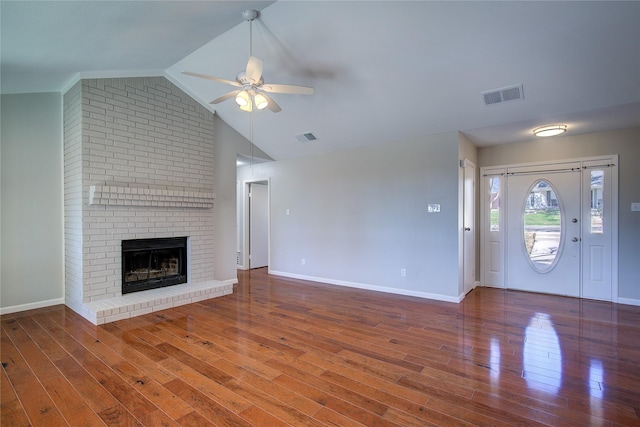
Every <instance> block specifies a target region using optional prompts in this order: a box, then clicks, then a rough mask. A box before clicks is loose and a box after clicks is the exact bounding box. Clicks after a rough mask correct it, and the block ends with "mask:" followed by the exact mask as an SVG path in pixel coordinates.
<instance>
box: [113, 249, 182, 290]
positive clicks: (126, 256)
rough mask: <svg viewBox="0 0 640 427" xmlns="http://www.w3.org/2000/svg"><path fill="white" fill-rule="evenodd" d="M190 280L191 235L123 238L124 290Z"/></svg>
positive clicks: (174, 283) (151, 287)
mask: <svg viewBox="0 0 640 427" xmlns="http://www.w3.org/2000/svg"><path fill="white" fill-rule="evenodd" d="M186 282H187V238H186V237H172V238H161V239H137V240H123V241H122V293H123V294H128V293H131V292H138V291H145V290H148V289H155V288H162V287H164V286H172V285H179V284H180V283H186Z"/></svg>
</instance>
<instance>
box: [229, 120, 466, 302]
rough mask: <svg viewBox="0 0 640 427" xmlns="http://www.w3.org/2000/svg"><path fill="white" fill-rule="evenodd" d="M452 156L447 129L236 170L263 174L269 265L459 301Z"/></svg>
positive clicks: (454, 138) (453, 141)
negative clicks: (430, 208)
mask: <svg viewBox="0 0 640 427" xmlns="http://www.w3.org/2000/svg"><path fill="white" fill-rule="evenodd" d="M458 158H459V138H458V133H457V132H451V133H445V134H440V135H432V136H428V137H424V138H421V139H417V140H411V141H401V142H393V143H388V144H384V145H379V146H372V147H364V148H359V149H355V150H350V151H344V152H334V153H330V154H326V155H320V156H312V157H307V158H301V159H295V160H285V161H277V162H271V163H264V164H258V165H254V166H253V172H252V173H251V172H250V169H249V168H248V167H244V168H239V172H238V176H239V179H240V180H247V179H254V180H257V179H268V178H270V183H269V185H270V189H271V200H270V202H271V209H270V214H271V219H270V225H271V240H270V253H271V260H270V271H271V272H272V273H276V274H282V275H287V276H292V277H302V278H308V279H312V280H321V281H326V282H329V283H336V284H346V285H351V286H360V287H365V288H369V289H379V290H386V291H391V292H397V293H405V294H411V295H419V296H425V297H431V298H439V299H445V300H451V301H453V300H455V301H457V300H458V298H459V295H460V293H459V290H458V234H459V233H458V172H459V166H458V160H459V159H458ZM429 203H439V204H440V205H441V212H440V213H439V214H428V213H427V204H429ZM287 209H288V210H289V213H290V214H289V215H287V214H286V211H287ZM302 258H304V259H305V262H306V263H305V265H302V263H301V259H302ZM403 268H404V269H406V270H407V275H406V277H401V275H400V270H401V269H403Z"/></svg>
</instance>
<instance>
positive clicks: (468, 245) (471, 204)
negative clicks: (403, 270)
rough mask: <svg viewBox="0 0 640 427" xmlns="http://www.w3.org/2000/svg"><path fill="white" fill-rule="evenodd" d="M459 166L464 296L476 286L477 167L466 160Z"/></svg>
mask: <svg viewBox="0 0 640 427" xmlns="http://www.w3.org/2000/svg"><path fill="white" fill-rule="evenodd" d="M460 166H461V168H462V294H463V295H466V294H468V293H469V292H471V291H472V290H473V289H474V288H475V287H476V286H477V284H478V281H477V280H476V269H477V262H476V261H477V257H476V255H477V252H476V248H477V244H476V243H477V238H478V234H477V232H476V225H477V224H476V218H477V215H476V206H478V203H477V196H476V195H477V191H476V188H477V173H476V171H477V167H476V164H475V163H474V162H472V161H471V160H469V159H466V158H465V159H463V160H462V161H461V163H460ZM467 178H470V179H471V188H470V189H469V188H467ZM469 199H470V200H469ZM467 229H468V230H467ZM467 237H469V239H471V242H469V241H468V240H469V239H467Z"/></svg>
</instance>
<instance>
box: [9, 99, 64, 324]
mask: <svg viewBox="0 0 640 427" xmlns="http://www.w3.org/2000/svg"><path fill="white" fill-rule="evenodd" d="M1 112H2V114H1V116H2V119H1V124H0V128H1V129H2V135H1V137H0V140H1V141H2V145H1V149H0V156H1V159H2V165H1V182H2V199H1V203H2V208H1V210H2V221H1V222H2V225H1V234H0V235H1V277H0V280H1V282H0V288H1V291H0V309H1V310H2V312H10V311H15V310H16V309H27V308H35V307H38V306H44V305H50V304H52V303H62V302H63V299H64V264H63V235H62V230H63V222H62V221H63V218H62V217H63V215H62V211H63V210H62V203H63V200H62V181H63V176H62V96H61V94H59V93H38V94H23V95H2V99H1Z"/></svg>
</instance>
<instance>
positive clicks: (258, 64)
mask: <svg viewBox="0 0 640 427" xmlns="http://www.w3.org/2000/svg"><path fill="white" fill-rule="evenodd" d="M262 67H263V63H262V59H260V58H256V57H255V56H252V57H250V58H249V62H247V71H246V72H245V78H246V79H247V80H249V81H250V82H251V83H252V84H258V83H259V82H260V79H261V78H262Z"/></svg>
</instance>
